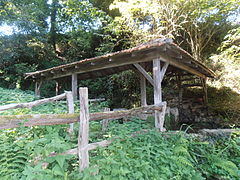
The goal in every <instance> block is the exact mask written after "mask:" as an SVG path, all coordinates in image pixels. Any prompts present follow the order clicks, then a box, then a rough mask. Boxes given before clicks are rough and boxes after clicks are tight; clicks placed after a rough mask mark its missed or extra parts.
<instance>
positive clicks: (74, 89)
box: [72, 74, 78, 100]
mask: <svg viewBox="0 0 240 180" xmlns="http://www.w3.org/2000/svg"><path fill="white" fill-rule="evenodd" d="M77 86H78V80H77V74H72V94H73V99H74V100H77V94H78V93H77V91H78V87H77Z"/></svg>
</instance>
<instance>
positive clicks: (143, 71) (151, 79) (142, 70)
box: [133, 63, 154, 85]
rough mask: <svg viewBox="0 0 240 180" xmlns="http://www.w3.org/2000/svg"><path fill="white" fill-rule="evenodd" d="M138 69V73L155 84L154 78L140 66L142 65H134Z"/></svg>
mask: <svg viewBox="0 0 240 180" xmlns="http://www.w3.org/2000/svg"><path fill="white" fill-rule="evenodd" d="M133 65H134V66H135V67H136V68H137V69H138V71H139V72H140V73H141V74H142V75H143V76H144V77H145V78H146V79H147V80H148V81H149V82H150V83H151V84H152V85H153V84H154V82H153V78H152V77H151V76H150V75H149V74H148V73H147V71H146V70H145V69H144V68H143V67H142V66H141V65H140V64H137V63H135V64H133Z"/></svg>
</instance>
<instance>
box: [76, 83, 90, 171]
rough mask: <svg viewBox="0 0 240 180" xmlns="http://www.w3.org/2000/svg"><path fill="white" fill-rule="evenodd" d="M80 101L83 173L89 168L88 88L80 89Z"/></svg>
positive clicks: (79, 148) (81, 164)
mask: <svg viewBox="0 0 240 180" xmlns="http://www.w3.org/2000/svg"><path fill="white" fill-rule="evenodd" d="M79 99H80V124H79V134H78V157H79V170H80V172H81V171H83V170H84V169H85V168H87V167H88V166H89V154H88V137H89V108H88V88H79Z"/></svg>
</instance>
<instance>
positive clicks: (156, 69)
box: [153, 59, 163, 131]
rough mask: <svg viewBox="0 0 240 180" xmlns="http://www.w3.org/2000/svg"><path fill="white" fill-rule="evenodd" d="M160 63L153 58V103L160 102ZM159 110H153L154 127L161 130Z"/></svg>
mask: <svg viewBox="0 0 240 180" xmlns="http://www.w3.org/2000/svg"><path fill="white" fill-rule="evenodd" d="M161 79H162V77H161V64H160V59H154V60H153V81H154V86H153V88H154V104H159V103H162V87H161ZM162 124H163V123H162V115H161V112H159V111H155V127H156V128H157V129H159V130H160V131H163V126H161V125H162Z"/></svg>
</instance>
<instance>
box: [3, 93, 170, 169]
mask: <svg viewBox="0 0 240 180" xmlns="http://www.w3.org/2000/svg"><path fill="white" fill-rule="evenodd" d="M79 94H80V96H79V97H80V115H79V114H76V113H74V101H73V96H72V93H71V92H65V93H64V94H61V95H58V96H55V97H52V98H46V99H42V100H37V101H34V102H30V103H21V104H10V105H5V106H1V107H0V111H3V110H7V109H15V108H32V107H34V106H37V105H40V104H44V103H47V102H52V101H56V100H60V99H64V98H66V99H67V106H68V113H69V114H41V115H40V114H37V115H6V116H0V129H9V128H17V127H20V126H37V125H57V124H70V123H74V122H79V133H78V148H75V149H70V150H68V151H66V152H64V153H62V155H64V154H78V157H79V170H80V171H83V170H84V169H85V168H87V167H88V166H89V154H88V151H89V150H93V149H96V148H97V147H98V146H101V147H105V146H108V145H109V144H111V142H112V141H111V140H104V141H101V142H95V143H90V144H89V140H88V137H89V121H94V120H106V119H119V118H123V117H132V116H141V115H142V114H148V113H154V112H156V111H157V112H163V113H164V109H166V102H162V103H161V104H158V105H150V106H145V107H139V108H134V109H130V110H123V111H107V112H99V113H89V107H88V103H89V99H88V89H87V88H80V89H79ZM70 132H73V124H72V125H71V126H70ZM51 155H52V156H54V155H56V154H54V153H53V154H51Z"/></svg>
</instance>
